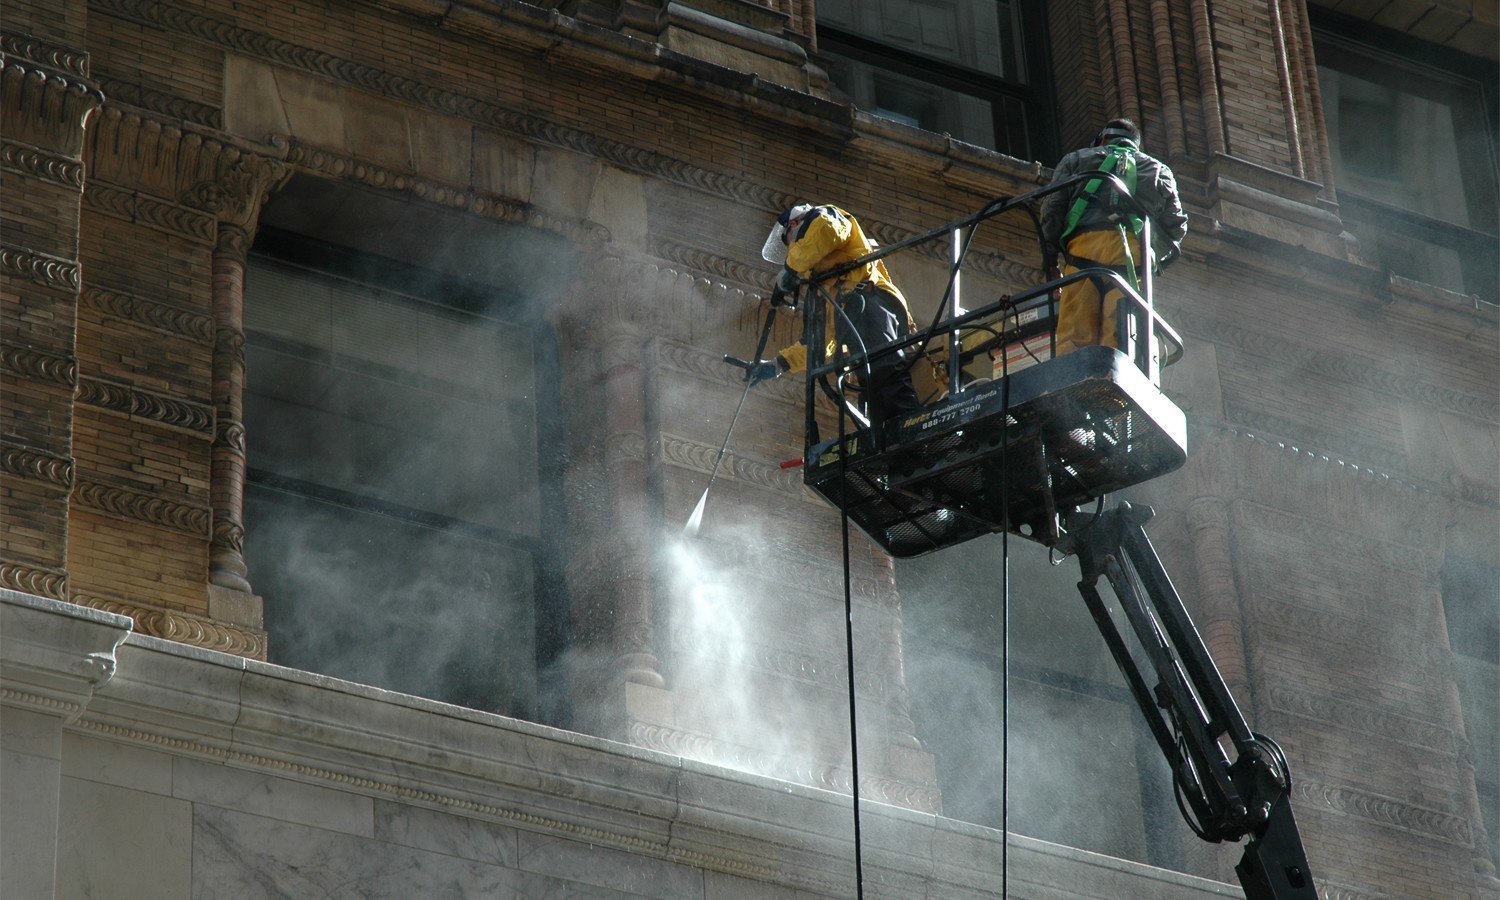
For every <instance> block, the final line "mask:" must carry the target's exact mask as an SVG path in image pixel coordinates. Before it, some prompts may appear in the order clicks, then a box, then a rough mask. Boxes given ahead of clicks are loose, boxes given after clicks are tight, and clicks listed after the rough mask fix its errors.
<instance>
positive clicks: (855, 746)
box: [834, 304, 868, 900]
mask: <svg viewBox="0 0 1500 900" xmlns="http://www.w3.org/2000/svg"><path fill="white" fill-rule="evenodd" d="M837 306H838V304H834V307H835V308H837ZM845 318H846V319H847V318H848V317H847V316H845ZM861 343H863V342H861ZM841 356H843V351H842V347H840V348H838V349H835V351H834V361H835V362H838V361H839V357H841ZM866 362H867V363H868V356H867V357H866ZM838 384H839V442H838V448H839V518H840V523H841V525H842V526H843V527H842V531H843V552H844V653H845V664H846V666H847V667H848V670H849V768H850V774H849V789H850V793H851V795H852V797H853V800H854V887H855V896H856V897H857V898H858V900H864V896H865V866H864V853H863V843H862V841H861V840H860V829H859V715H858V713H857V712H856V707H855V699H854V694H855V690H854V594H853V591H852V589H851V586H850V585H851V581H852V578H851V576H850V572H849V502H848V501H849V498H848V496H847V491H848V484H849V481H848V478H849V448H848V447H847V446H846V445H845V441H847V440H848V436H847V435H848V432H847V431H846V428H845V426H846V424H847V422H848V416H847V413H846V412H845V406H844V405H845V404H846V403H848V398H847V397H846V396H845V395H844V381H843V379H842V378H840V379H839V382H838Z"/></svg>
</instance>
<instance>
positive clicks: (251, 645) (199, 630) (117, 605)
mask: <svg viewBox="0 0 1500 900" xmlns="http://www.w3.org/2000/svg"><path fill="white" fill-rule="evenodd" d="M73 602H75V603H77V604H79V605H80V606H87V607H89V608H91V609H99V610H103V611H105V612H111V613H117V614H119V615H122V616H129V617H130V619H131V621H133V622H134V623H135V630H136V632H138V633H140V634H149V635H151V636H152V637H159V638H165V639H166V640H169V641H177V642H178V643H181V644H189V645H191V646H194V647H203V648H204V649H207V650H217V651H219V652H221V653H232V654H234V655H235V656H244V657H247V658H249V659H260V660H263V659H265V658H266V634H265V632H263V631H255V630H251V629H247V628H241V627H239V626H236V625H229V624H226V623H224V622H215V621H213V620H211V619H205V618H203V617H202V616H195V615H192V614H190V613H185V612H181V611H179V610H175V609H163V608H160V607H151V606H140V605H138V604H135V603H129V602H126V601H124V600H118V599H112V598H106V597H95V596H90V595H86V594H77V595H75V596H74V597H73Z"/></svg>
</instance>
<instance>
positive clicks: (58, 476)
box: [0, 443, 73, 489]
mask: <svg viewBox="0 0 1500 900" xmlns="http://www.w3.org/2000/svg"><path fill="white" fill-rule="evenodd" d="M0 472H4V473H5V474H6V475H10V476H12V477H15V478H24V479H27V480H28V481H40V482H42V483H44V484H50V485H52V486H53V487H57V488H63V489H67V488H70V487H72V486H73V460H71V459H69V458H68V457H66V456H57V455H56V454H52V453H45V452H43V451H41V450H37V449H34V448H32V447H22V446H20V445H17V444H11V443H0Z"/></svg>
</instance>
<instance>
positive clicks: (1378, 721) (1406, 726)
mask: <svg viewBox="0 0 1500 900" xmlns="http://www.w3.org/2000/svg"><path fill="white" fill-rule="evenodd" d="M1267 680H1268V682H1269V683H1268V686H1266V687H1264V688H1263V689H1262V693H1263V695H1264V696H1265V697H1266V698H1267V706H1268V707H1269V708H1270V709H1271V710H1274V711H1275V712H1279V713H1282V714H1284V715H1288V716H1297V717H1298V718H1302V719H1307V720H1309V721H1312V722H1315V723H1317V724H1318V726H1319V727H1327V726H1330V725H1332V726H1335V727H1339V728H1343V729H1348V730H1349V731H1353V732H1357V733H1359V734H1365V735H1369V736H1370V737H1372V738H1377V739H1382V740H1384V739H1390V740H1395V741H1398V742H1400V743H1403V744H1406V745H1407V746H1410V747H1415V748H1417V749H1420V750H1425V751H1430V752H1433V753H1440V754H1447V755H1456V754H1457V753H1458V752H1459V744H1460V741H1459V739H1458V736H1457V735H1455V734H1454V733H1453V731H1452V730H1451V729H1449V728H1444V727H1443V726H1441V725H1436V724H1433V723H1431V722H1424V721H1421V720H1419V719H1413V718H1411V717H1410V716H1403V715H1401V714H1399V713H1396V712H1392V711H1390V710H1383V709H1379V708H1376V707H1374V706H1370V705H1368V704H1364V703H1359V702H1356V701H1352V700H1350V699H1348V698H1347V697H1333V696H1330V695H1327V694H1318V693H1314V692H1312V691H1308V690H1304V689H1300V688H1295V687H1291V686H1289V685H1287V684H1284V683H1281V682H1279V681H1277V680H1275V679H1267Z"/></svg>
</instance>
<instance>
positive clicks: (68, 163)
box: [0, 140, 83, 191]
mask: <svg viewBox="0 0 1500 900" xmlns="http://www.w3.org/2000/svg"><path fill="white" fill-rule="evenodd" d="M0 168H4V169H6V170H8V171H11V172H18V173H20V174H23V175H31V176H33V177H35V178H40V179H42V180H43V181H50V182H52V183H53V184H58V185H61V186H63V187H65V188H70V189H72V190H75V191H81V190H83V163H82V162H80V161H79V160H76V159H70V158H69V157H66V156H62V155H60V154H56V153H50V152H48V151H46V150H43V149H41V148H39V147H33V146H31V145H30V144H22V143H19V142H17V141H11V140H6V141H0Z"/></svg>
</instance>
